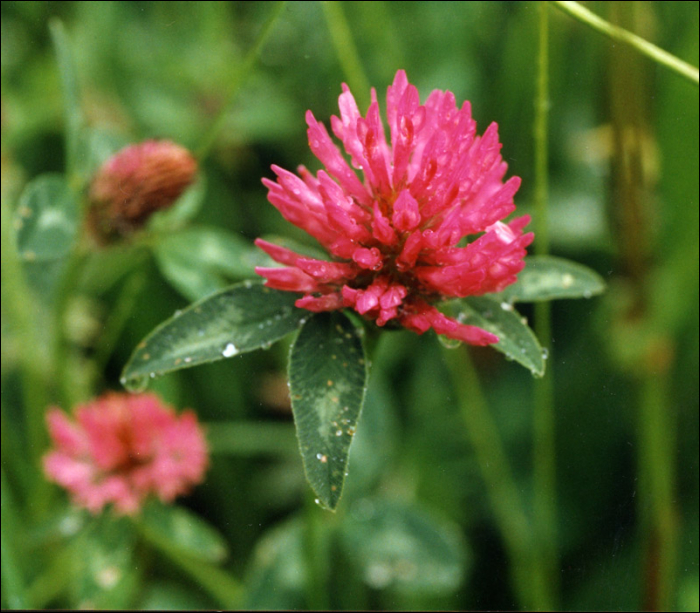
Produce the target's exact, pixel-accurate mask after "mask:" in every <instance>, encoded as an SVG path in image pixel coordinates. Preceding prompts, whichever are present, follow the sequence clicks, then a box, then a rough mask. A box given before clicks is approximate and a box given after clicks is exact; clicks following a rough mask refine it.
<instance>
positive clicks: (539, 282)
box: [491, 255, 605, 302]
mask: <svg viewBox="0 0 700 613" xmlns="http://www.w3.org/2000/svg"><path fill="white" fill-rule="evenodd" d="M604 290H605V281H603V278H602V277H601V276H600V275H599V274H598V273H597V272H595V271H594V270H591V269H590V268H588V267H586V266H583V265H581V264H577V263H576V262H571V261H570V260H565V259H563V258H557V257H553V256H551V255H532V256H528V257H526V258H525V268H523V270H522V271H521V272H520V274H519V275H518V280H517V281H516V282H515V283H513V285H509V286H508V287H507V288H506V289H505V290H503V291H502V292H500V293H498V294H492V295H491V297H492V298H493V299H495V300H501V301H506V302H536V301H540V300H556V299H559V298H590V297H591V296H595V295H596V294H600V293H602V292H603V291H604Z"/></svg>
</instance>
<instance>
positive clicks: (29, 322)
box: [0, 198, 49, 484]
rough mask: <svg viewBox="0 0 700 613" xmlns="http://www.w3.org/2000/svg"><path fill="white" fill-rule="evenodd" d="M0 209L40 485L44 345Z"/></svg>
mask: <svg viewBox="0 0 700 613" xmlns="http://www.w3.org/2000/svg"><path fill="white" fill-rule="evenodd" d="M1 207H2V208H1V210H2V240H1V241H0V249H1V251H0V264H1V266H2V304H3V307H4V310H5V314H7V321H8V322H9V325H10V327H11V328H12V329H13V332H14V333H13V335H12V336H13V337H14V338H15V339H16V342H17V343H18V345H19V347H20V350H19V352H18V357H19V364H20V369H21V381H22V392H23V394H22V395H23V404H24V415H25V418H26V436H27V444H28V446H29V450H28V451H29V457H30V460H31V463H32V468H33V469H34V471H35V473H36V476H37V479H38V482H39V483H40V484H43V483H44V479H43V476H42V475H41V473H40V471H39V470H38V467H39V460H40V458H41V454H42V453H43V451H44V449H45V447H46V440H47V439H46V432H45V430H44V411H45V410H46V408H47V406H48V404H49V392H48V372H47V368H48V367H47V363H46V356H45V355H44V354H43V352H42V351H41V347H43V346H44V343H43V339H42V338H41V337H40V335H39V326H38V324H37V318H36V310H35V309H34V308H33V306H32V305H34V304H36V301H35V299H34V296H32V294H31V292H30V290H29V287H28V286H27V284H26V279H25V275H24V270H23V269H22V265H21V262H20V259H19V256H18V254H17V249H16V246H15V241H14V237H13V236H12V233H11V228H12V219H11V215H10V211H9V208H8V207H9V205H8V203H7V200H6V199H5V198H3V199H2V203H1Z"/></svg>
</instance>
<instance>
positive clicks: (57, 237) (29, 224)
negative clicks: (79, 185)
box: [15, 174, 79, 262]
mask: <svg viewBox="0 0 700 613" xmlns="http://www.w3.org/2000/svg"><path fill="white" fill-rule="evenodd" d="M78 223H79V219H78V203H77V202H76V199H75V196H74V195H73V192H72V191H71V190H70V189H69V188H68V184H67V183H66V181H65V179H64V178H63V176H62V175H58V174H51V175H48V174H47V175H41V176H40V177H37V178H36V179H34V180H33V181H32V182H31V183H30V184H29V185H27V187H26V188H25V190H24V192H23V193H22V197H21V198H20V200H19V206H18V207H17V211H16V212H15V229H16V231H17V250H18V251H19V254H20V256H21V257H22V258H23V259H24V260H26V261H29V262H32V261H35V260H56V259H59V258H61V257H63V256H64V255H66V254H67V253H68V252H69V251H70V249H71V247H72V246H73V243H74V241H75V237H76V234H77V232H78Z"/></svg>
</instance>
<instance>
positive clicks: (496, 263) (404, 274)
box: [256, 70, 533, 345]
mask: <svg viewBox="0 0 700 613" xmlns="http://www.w3.org/2000/svg"><path fill="white" fill-rule="evenodd" d="M339 106H340V117H332V118H331V128H332V131H333V133H334V134H335V136H336V137H337V138H338V139H339V140H340V142H341V143H342V144H343V147H344V149H345V153H346V154H347V157H346V156H344V155H343V153H342V152H341V150H340V149H339V147H338V146H337V145H336V144H335V143H334V142H333V140H332V139H331V137H330V135H329V133H328V131H327V130H326V128H325V127H324V125H323V124H322V123H320V122H318V121H317V120H316V118H315V117H314V115H313V114H312V113H311V111H307V114H306V122H307V125H308V137H309V145H310V146H311V150H312V152H313V153H314V155H315V156H316V157H317V158H318V159H319V160H320V161H321V162H322V163H323V165H324V166H325V169H324V170H320V171H319V172H318V173H317V174H316V175H315V176H314V175H313V174H312V173H310V172H309V171H308V170H307V169H306V168H304V167H303V166H301V167H299V169H298V174H294V173H292V172H289V171H287V170H284V169H283V168H280V167H278V166H273V167H272V170H273V171H274V173H275V174H276V175H277V179H276V180H275V181H273V180H270V179H263V183H264V185H265V186H266V187H267V188H268V190H269V192H268V199H269V201H270V202H271V203H272V204H273V205H274V206H275V207H276V208H277V209H278V210H279V211H280V213H281V214H282V215H283V216H284V218H285V219H287V220H288V221H290V222H291V223H293V224H295V225H296V226H298V227H300V228H302V229H304V230H305V231H306V232H308V233H309V234H310V235H311V236H313V237H314V238H315V239H316V240H317V241H318V242H319V243H320V244H321V245H322V246H323V247H324V248H325V249H326V250H327V251H328V253H329V254H330V256H331V259H330V260H320V259H314V258H310V257H305V256H303V255H300V254H298V253H295V252H293V251H291V250H290V249H287V248H284V247H281V246H278V245H275V244H272V243H269V242H267V241H264V240H262V239H258V240H257V241H256V244H257V245H258V246H259V247H260V248H261V249H263V250H264V251H265V252H266V253H267V254H268V255H270V256H271V257H272V259H273V260H275V261H276V262H278V263H280V264H283V265H284V266H283V267H278V268H257V269H256V271H257V272H258V274H260V275H262V276H263V277H265V278H266V280H267V281H266V284H267V285H268V286H269V287H272V288H275V289H280V290H287V291H292V292H299V293H302V294H303V296H301V297H300V298H299V300H297V302H296V305H297V306H298V307H301V308H305V309H308V310H310V311H315V312H319V311H330V310H335V309H342V308H348V307H350V308H353V309H354V310H356V311H357V312H358V313H360V314H361V315H363V316H364V317H366V318H369V319H372V320H374V321H375V322H376V324H377V325H379V326H384V325H386V324H387V323H389V322H393V323H396V324H399V325H401V326H404V327H405V328H408V329H409V330H413V331H414V332H417V333H419V334H422V333H424V332H426V331H427V330H428V329H431V328H432V329H433V330H435V331H436V332H437V333H439V334H444V335H446V336H447V337H449V338H452V339H457V340H460V341H464V342H467V343H471V344H474V345H487V344H490V343H494V342H497V341H498V337H496V336H495V335H493V334H491V333H490V332H487V331H486V330H483V329H481V328H478V327H476V326H470V325H465V324H462V323H460V322H458V321H456V320H454V319H451V318H449V317H447V316H445V315H444V314H443V313H441V312H440V311H439V310H438V309H437V308H436V307H435V306H434V305H435V304H436V303H437V302H439V301H440V300H444V299H447V298H459V297H466V296H476V295H481V294H485V293H491V292H499V291H501V290H503V289H504V288H505V287H506V286H508V285H510V284H511V283H513V282H514V281H515V280H516V275H517V273H518V272H519V271H520V270H521V269H522V268H523V266H524V262H523V258H524V256H525V253H526V252H525V248H526V247H527V246H528V245H529V244H530V243H531V242H532V240H533V234H532V233H523V229H524V227H525V226H526V225H527V224H528V222H529V217H528V216H523V217H520V218H516V219H513V220H512V221H510V222H509V223H504V222H503V221H502V220H503V219H504V218H505V217H507V216H508V215H510V214H511V213H512V212H513V211H514V210H515V204H514V202H513V196H514V194H515V193H516V191H517V190H518V187H519V186H520V179H519V178H518V177H511V178H510V179H508V180H506V181H504V176H505V174H506V170H507V165H506V163H505V162H504V161H503V159H502V157H501V154H500V149H501V144H500V142H499V138H498V126H497V125H496V124H495V123H492V124H491V125H490V126H489V127H488V128H487V129H486V131H485V132H484V134H483V135H481V136H479V135H478V134H477V131H476V122H475V121H474V119H473V118H472V115H471V107H470V104H469V103H468V102H465V103H464V104H463V105H462V107H461V108H458V107H457V105H456V103H455V97H454V94H452V93H451V92H449V91H444V92H443V91H439V90H435V91H433V92H432V93H431V94H430V96H429V97H428V99H427V101H426V102H425V104H421V103H420V99H419V95H418V90H417V89H416V88H415V87H414V86H413V85H411V84H410V83H409V82H408V79H407V77H406V74H405V72H404V71H403V70H399V71H398V72H397V73H396V77H395V78H394V82H393V84H392V85H391V86H390V87H389V88H388V90H387V97H386V112H387V121H388V129H389V134H388V136H389V140H388V141H387V135H386V133H385V127H384V124H383V122H382V118H381V116H380V112H379V104H378V102H377V96H376V92H375V91H374V90H372V102H371V104H370V106H369V110H368V111H367V114H366V115H365V116H364V117H363V116H362V115H361V114H360V112H359V110H358V108H357V104H356V103H355V99H354V98H353V95H352V93H351V92H350V90H349V88H348V87H347V86H346V85H343V93H342V94H341V95H340V98H339ZM348 158H349V161H348ZM356 171H360V172H361V173H362V178H360V176H358V174H357V172H356Z"/></svg>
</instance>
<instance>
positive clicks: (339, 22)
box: [321, 2, 370, 109]
mask: <svg viewBox="0 0 700 613" xmlns="http://www.w3.org/2000/svg"><path fill="white" fill-rule="evenodd" d="M321 6H322V7H323V14H324V15H325V17H326V23H327V24H328V30H329V31H330V33H331V40H332V41H333V46H334V47H335V52H336V53H337V54H338V61H339V62H340V65H341V67H342V69H343V72H344V73H345V78H346V79H347V80H348V83H349V86H350V89H351V90H352V91H353V95H354V96H355V98H356V99H357V101H358V106H359V107H360V108H361V109H362V108H366V107H367V105H368V103H369V89H370V88H369V81H368V80H367V76H366V75H365V71H364V70H363V68H362V61H361V60H360V54H359V53H358V52H357V46H356V45H355V41H354V40H353V38H352V33H351V31H350V26H349V25H348V20H347V19H346V18H345V13H343V7H342V6H341V5H340V2H321Z"/></svg>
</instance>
